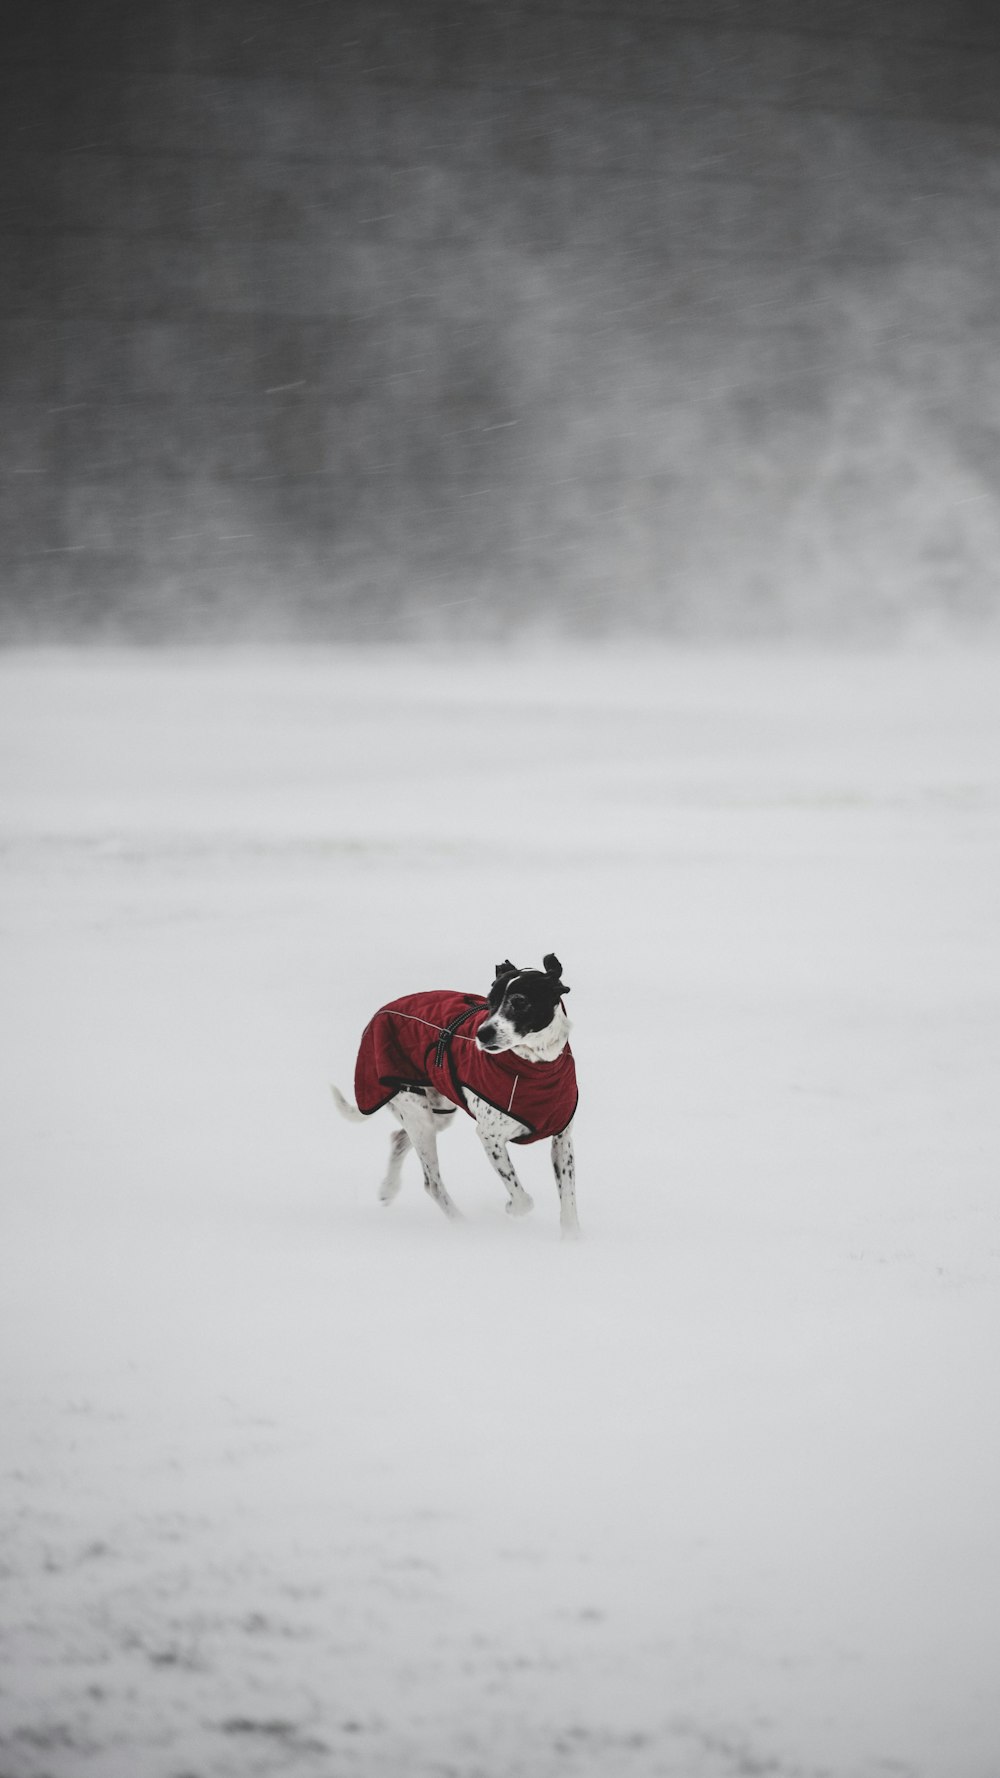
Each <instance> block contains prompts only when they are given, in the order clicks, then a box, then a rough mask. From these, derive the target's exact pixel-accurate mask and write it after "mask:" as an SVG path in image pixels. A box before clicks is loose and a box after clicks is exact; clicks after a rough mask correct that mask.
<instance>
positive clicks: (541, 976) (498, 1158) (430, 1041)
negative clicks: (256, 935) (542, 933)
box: [331, 952, 579, 1236]
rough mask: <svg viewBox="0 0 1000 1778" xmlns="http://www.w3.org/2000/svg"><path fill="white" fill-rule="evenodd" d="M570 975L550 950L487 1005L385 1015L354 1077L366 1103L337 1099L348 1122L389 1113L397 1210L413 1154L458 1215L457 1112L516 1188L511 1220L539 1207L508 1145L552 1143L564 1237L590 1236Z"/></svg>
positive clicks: (475, 1000)
mask: <svg viewBox="0 0 1000 1778" xmlns="http://www.w3.org/2000/svg"><path fill="white" fill-rule="evenodd" d="M568 992H569V989H568V988H567V987H566V985H565V983H564V982H563V981H562V965H561V964H560V962H559V959H558V957H556V956H555V955H553V954H552V953H551V952H550V953H549V955H548V956H547V957H545V958H544V959H543V968H542V969H518V968H517V967H516V965H515V964H513V963H511V962H510V960H509V959H507V960H505V961H504V962H503V963H498V964H497V967H496V974H495V979H494V982H493V986H492V987H491V989H490V991H489V994H488V995H487V997H486V999H485V1000H484V999H483V998H482V996H481V995H475V994H460V993H456V992H453V991H451V990H438V991H432V992H430V993H425V994H408V995H404V996H403V998H402V999H400V1000H393V1001H390V1002H389V1003H388V1005H386V1006H383V1007H381V1008H380V1009H379V1011H378V1012H377V1013H376V1014H375V1016H374V1017H373V1018H372V1019H371V1020H370V1021H369V1023H368V1025H367V1026H366V1028H365V1031H364V1035H363V1036H362V1039H361V1047H360V1049H359V1051H358V1060H357V1065H356V1068H355V1074H354V1089H355V1097H356V1099H357V1104H356V1105H352V1104H350V1102H349V1101H348V1100H347V1099H345V1098H344V1096H343V1094H342V1093H340V1092H339V1091H338V1090H337V1088H336V1087H333V1088H332V1089H331V1090H332V1092H333V1096H334V1099H335V1100H336V1103H337V1106H338V1108H339V1109H340V1111H341V1112H342V1113H343V1115H344V1116H345V1117H348V1118H352V1119H354V1120H356V1121H358V1122H360V1121H363V1119H364V1118H366V1117H369V1116H370V1115H371V1114H372V1112H374V1111H378V1110H379V1108H380V1107H381V1106H383V1105H388V1106H389V1107H390V1109H391V1111H392V1114H393V1117H394V1118H395V1119H396V1122H397V1123H398V1124H399V1126H400V1127H399V1129H398V1130H397V1131H396V1133H395V1134H394V1136H393V1137H392V1142H391V1146H390V1151H389V1166H388V1171H387V1172H386V1176H385V1178H384V1180H383V1181H382V1187H381V1191H380V1193H379V1196H380V1198H381V1200H382V1202H383V1204H391V1203H392V1201H393V1199H394V1198H395V1197H396V1195H397V1193H398V1191H399V1188H400V1183H401V1178H400V1173H401V1168H402V1164H403V1158H404V1156H405V1155H406V1153H407V1150H408V1149H410V1148H411V1147H412V1148H414V1149H415V1150H416V1153H417V1158H418V1159H419V1161H420V1165H421V1167H422V1169H423V1175H424V1185H425V1187H426V1189H427V1191H428V1192H429V1194H430V1196H431V1197H432V1198H433V1199H434V1201H435V1203H437V1204H438V1205H439V1206H440V1208H441V1209H442V1210H443V1211H444V1213H445V1215H446V1216H450V1217H455V1216H457V1215H458V1210H457V1209H456V1207H455V1204H454V1203H453V1201H452V1199H451V1198H450V1197H449V1195H448V1193H447V1191H446V1190H445V1187H444V1183H443V1181H442V1179H441V1172H440V1168H439V1166H438V1157H437V1132H438V1128H439V1126H440V1125H441V1123H442V1121H447V1120H450V1119H451V1118H452V1117H453V1116H454V1114H455V1111H456V1110H457V1109H459V1108H460V1109H462V1110H463V1111H467V1112H468V1113H469V1115H470V1116H471V1117H473V1118H474V1119H475V1122H476V1131H477V1134H478V1136H479V1139H480V1141H481V1142H482V1145H483V1147H484V1149H485V1150H486V1154H487V1156H488V1158H489V1160H490V1163H491V1165H492V1166H493V1168H494V1169H495V1171H496V1172H497V1173H498V1174H499V1176H500V1178H501V1179H502V1180H503V1183H504V1185H505V1186H506V1188H507V1196H508V1203H507V1210H508V1213H509V1214H510V1215H511V1216H524V1215H526V1214H527V1212H528V1211H529V1210H531V1209H532V1207H533V1205H532V1199H531V1198H530V1197H529V1195H528V1193H527V1192H526V1191H525V1189H524V1187H523V1185H522V1184H521V1181H520V1180H519V1179H518V1176H517V1174H516V1172H515V1171H514V1166H513V1163H512V1161H511V1158H510V1154H509V1153H508V1143H511V1142H514V1143H528V1142H539V1141H541V1140H543V1139H544V1138H550V1139H551V1142H552V1166H553V1170H554V1172H555V1179H556V1186H557V1189H558V1192H559V1220H560V1226H561V1229H562V1233H563V1234H564V1235H569V1236H573V1235H576V1234H578V1233H579V1224H578V1222H577V1214H576V1191H575V1179H574V1161H573V1138H572V1134H571V1128H572V1122H573V1116H574V1113H575V1111H576V1104H577V1088H576V1068H575V1064H574V1061H573V1054H572V1051H571V1049H570V1047H569V1029H570V1026H569V1020H568V1018H567V1017H566V1011H565V1008H564V1006H563V996H564V995H565V994H568Z"/></svg>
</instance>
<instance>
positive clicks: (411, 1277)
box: [0, 649, 1000, 1778]
mask: <svg viewBox="0 0 1000 1778" xmlns="http://www.w3.org/2000/svg"><path fill="white" fill-rule="evenodd" d="M996 688H997V664H996V661H995V659H993V658H975V657H972V656H969V655H951V656H942V657H940V658H932V657H909V658H895V659H893V658H884V659H861V658H847V657H841V658H823V659H810V658H803V657H799V656H787V657H783V658H777V657H776V658H765V657H755V656H746V657H742V658H731V657H727V656H721V655H720V656H696V655H690V656H689V655H683V654H660V653H651V654H647V655H638V654H635V653H630V652H628V651H625V650H622V651H621V652H618V651H615V650H613V649H609V650H606V651H604V652H602V653H596V652H595V653H589V654H588V653H578V654H571V655H569V656H566V655H560V654H559V653H558V651H556V650H555V649H553V650H552V652H551V653H550V654H546V655H543V654H541V653H539V654H537V655H534V656H528V657H525V658H522V657H520V656H518V655H516V654H510V655H507V654H498V655H496V656H493V657H472V656H465V655H459V654H456V655H455V656H454V657H453V658H444V659H442V658H440V657H437V658H434V659H432V658H430V657H427V658H425V657H423V656H421V655H419V654H417V655H413V654H411V655H403V654H399V655H393V654H375V653H372V654H365V653H356V654H349V653H341V654H334V653H330V654H327V653H322V652H320V653H313V654H308V655H306V654H296V653H288V654H276V655H264V654H260V655H232V656H220V657H214V656H211V655H204V654H197V653H194V654H168V655H130V654H113V653H112V654H107V655H102V654H99V653H98V654H85V655H59V654H52V655H50V654H38V655H33V654H24V655H17V654H12V655H7V656H5V657H3V659H2V660H0V793H2V800H3V809H4V824H3V844H4V849H5V871H4V881H3V889H2V904H0V916H2V925H0V940H2V947H3V971H4V984H3V994H2V1004H3V1030H4V1039H3V1065H4V1067H3V1072H4V1077H5V1095H4V1098H5V1103H4V1107H3V1115H2V1131H3V1136H2V1142H3V1150H4V1156H5V1158H4V1165H3V1187H2V1192H3V1199H2V1201H3V1209H4V1220H5V1224H6V1234H5V1241H4V1272H3V1278H2V1297H0V1334H2V1380H3V1392H2V1414H3V1428H4V1433H3V1460H2V1464H0V1504H2V1508H3V1522H4V1535H3V1545H2V1549H3V1556H2V1561H3V1583H2V1602H0V1771H2V1772H3V1775H4V1778H136V1774H141V1775H142V1778H180V1775H181V1774H198V1775H199V1778H201V1775H206V1778H207V1775H208V1774H218V1775H220V1778H245V1775H246V1774H252V1773H268V1774H270V1773H274V1772H279V1771H284V1770H286V1769H287V1770H288V1771H293V1772H301V1773H303V1774H311V1773H314V1774H317V1775H326V1774H331V1775H332V1774H336V1775H337V1778H340V1775H341V1774H343V1775H346V1778H351V1775H353V1774H357V1775H359V1778H373V1775H376V1774H377V1775H382V1774H393V1775H395V1774H401V1773H406V1774H407V1778H429V1775H431V1774H440V1775H444V1774H454V1775H456V1778H518V1775H523V1778H556V1775H562V1774H565V1775H567V1778H584V1775H586V1778H598V1775H600V1778H606V1775H607V1774H611V1773H613V1774H615V1775H616V1778H617V1775H619V1774H622V1775H626V1778H627V1775H628V1774H642V1775H643V1778H645V1775H646V1774H666V1775H673V1778H730V1775H735V1774H749V1773H771V1774H775V1778H792V1775H793V1774H796V1775H801V1778H816V1775H818V1774H821V1773H822V1774H829V1775H831V1778H876V1775H878V1774H883V1773H884V1774H896V1775H897V1778H898V1775H899V1774H909V1775H911V1778H993V1775H994V1774H995V1772H996V1770H997V1761H998V1758H1000V1705H998V1698H997V1687H996V1652H997V1648H998V1647H1000V1585H998V1582H1000V1564H998V1554H1000V1550H998V1545H1000V1515H998V1513H997V1507H996V1502H997V1500H998V1499H1000V1419H998V1415H997V1412H996V1363H997V1353H998V1350H1000V1344H998V1340H1000V1306H998V1283H1000V1211H998V1205H997V1160H998V1153H997V1150H998V1141H997V1109H996V1105H997V1089H996V1057H997V1035H998V1004H1000V946H998V914H1000V903H998V898H997V883H998V872H1000V699H998V697H997V694H996ZM550 949H552V950H555V951H556V952H557V953H558V955H559V957H560V958H561V959H562V962H563V964H564V968H565V975H566V979H567V980H568V981H569V982H570V983H571V984H572V987H573V993H572V997H571V1000H570V1002H569V1008H568V1009H569V1011H570V1012H571V1014H572V1015H573V1017H574V1021H575V1028H574V1034H573V1043H574V1049H575V1052H576V1055H577V1063H578V1069H579V1073H580V1077H581V1088H582V1103H581V1110H580V1113H579V1117H578V1120H577V1161H578V1176H579V1196H580V1211H581V1220H582V1223H583V1227H584V1232H585V1239H584V1241H583V1242H582V1243H581V1244H580V1245H579V1246H576V1247H571V1246H569V1245H563V1244H561V1243H560V1242H559V1239H558V1233H557V1212H556V1201H555V1191H554V1188H553V1186H552V1185H551V1181H550V1179H549V1177H548V1160H547V1154H546V1152H545V1148H544V1146H541V1147H539V1148H538V1149H529V1150H525V1151H518V1153H517V1163H518V1166H519V1169H520V1170H521V1172H522V1176H523V1177H524V1179H525V1182H526V1184H528V1186H529V1189H531V1191H532V1192H533V1194H534V1196H535V1198H536V1203H537V1209H536V1212H535V1214H534V1216H533V1217H532V1218H529V1219H527V1220H526V1221H523V1222H517V1223H511V1222H510V1221H509V1219H507V1218H506V1217H505V1216H504V1214H503V1201H504V1194H503V1192H502V1191H501V1189H500V1187H499V1184H498V1182H497V1181H496V1180H495V1179H494V1178H493V1177H492V1175H491V1173H490V1170H489V1168H488V1167H487V1165H486V1162H485V1160H484V1159H483V1158H482V1156H481V1155H480V1154H479V1152H478V1150H477V1145H476V1141H475V1136H474V1132H473V1129H472V1126H471V1123H470V1122H469V1121H468V1120H464V1119H463V1120H461V1126H462V1127H461V1128H459V1129H457V1130H455V1131H454V1132H451V1133H449V1134H448V1135H447V1136H446V1137H445V1138H444V1139H443V1141H442V1160H443V1165H444V1172H445V1178H446V1181H447V1183H448V1186H449V1189H450V1190H451V1192H452V1194H453V1195H454V1197H455V1198H456V1200H457V1201H458V1202H459V1204H460V1206H461V1207H462V1209H463V1210H464V1212H465V1214H466V1220H465V1221H464V1222H463V1223H462V1224H461V1225H459V1226H456V1227H452V1226H449V1225H448V1224H447V1223H446V1221H445V1219H444V1218H443V1217H442V1216H441V1215H440V1214H439V1213H438V1212H437V1210H436V1209H435V1208H434V1206H433V1205H432V1204H431V1203H430V1202H429V1200H428V1199H427V1198H426V1197H425V1195H424V1193H423V1192H422V1191H421V1189H420V1188H419V1184H418V1178H417V1175H416V1171H415V1168H414V1163H413V1161H412V1157H411V1160H410V1161H409V1163H408V1168H414V1171H412V1172H409V1171H408V1173H407V1176H406V1179H405V1183H404V1190H403V1194H402V1196H401V1198H400V1200H399V1202H398V1203H397V1204H396V1205H395V1206H394V1207H393V1208H392V1209H391V1210H389V1211H386V1210H384V1209H382V1208H381V1207H380V1205H379V1204H378V1202H377V1199H376V1191H377V1184H378V1181H379V1179H380V1177H381V1173H382V1169H383V1164H384V1158H385V1148H386V1144H387V1137H388V1128H389V1126H388V1119H383V1118H376V1119H374V1120H372V1123H371V1125H370V1126H368V1127H365V1128H361V1129H359V1128H356V1127H353V1126H351V1125H348V1124H346V1123H344V1122H342V1121H341V1120H340V1119H338V1118H337V1116H336V1113H335V1112H334V1110H333V1108H332V1104H331V1101H330V1097H329V1093H328V1090H327V1083H328V1081H329V1080H330V1079H334V1080H336V1081H337V1082H338V1083H339V1084H340V1085H341V1086H342V1087H345V1088H347V1087H349V1086H350V1084H351V1075H352V1069H353V1059H354V1053H355V1049H356V1045H357V1039H358V1036H359V1034H360V1031H361V1028H362V1026H363V1025H364V1023H365V1021H366V1020H367V1018H368V1017H369V1015H370V1013H371V1012H372V1011H373V1010H374V1009H375V1008H376V1007H377V1006H378V1005H379V1004H380V1003H381V1002H382V1001H384V1000H385V999H387V998H390V997H392V996H394V995H397V994H401V993H406V992H409V991H413V990H420V989H424V988H429V987H436V986H447V987H456V988H460V989H466V988H468V989H483V988H485V987H486V986H487V985H488V982H489V979H490V976H491V972H492V966H493V964H494V962H495V961H496V960H497V959H498V958H501V957H505V956H508V955H510V956H512V957H514V958H515V959H516V960H518V961H521V962H537V961H539V960H540V958H541V954H542V952H543V951H546V950H550Z"/></svg>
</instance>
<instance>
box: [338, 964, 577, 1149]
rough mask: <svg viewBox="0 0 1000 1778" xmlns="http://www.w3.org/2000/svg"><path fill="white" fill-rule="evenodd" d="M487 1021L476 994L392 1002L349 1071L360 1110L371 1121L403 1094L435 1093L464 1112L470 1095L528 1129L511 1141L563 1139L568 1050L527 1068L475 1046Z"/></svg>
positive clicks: (570, 1093)
mask: <svg viewBox="0 0 1000 1778" xmlns="http://www.w3.org/2000/svg"><path fill="white" fill-rule="evenodd" d="M488 1017H489V1007H488V1006H487V1004H486V1002H485V1001H484V1000H483V999H482V998H481V997H480V996H479V995H478V994H456V993H452V992H451V991H450V990H449V989H439V990H438V991H437V992H435V993H430V994H404V996H403V998H402V999H401V1000H390V1002H389V1004H388V1006H383V1007H382V1008H381V1010H380V1011H379V1012H377V1013H376V1014H375V1017H374V1018H373V1019H372V1021H371V1023H370V1024H369V1025H368V1026H367V1027H366V1029H365V1033H364V1036H363V1037H362V1039H361V1048H360V1049H359V1051H358V1060H357V1065H356V1067H355V1070H354V1096H355V1099H356V1100H357V1103H358V1110H359V1111H363V1112H364V1114H365V1116H366V1117H368V1116H370V1114H371V1113H372V1112H373V1111H378V1110H379V1108H380V1106H382V1105H387V1104H388V1103H389V1100H390V1099H394V1098H395V1097H396V1094H397V1093H399V1092H405V1091H406V1089H407V1088H410V1089H412V1088H413V1087H433V1088H434V1090H435V1092H438V1093H443V1094H444V1097H445V1098H446V1099H450V1100H451V1101H452V1104H453V1105H460V1106H461V1107H462V1110H463V1111H469V1107H468V1105H467V1104H466V1101H465V1094H466V1091H468V1092H470V1093H476V1094H477V1095H478V1097H479V1098H480V1099H485V1100H486V1102H487V1104H488V1105H495V1106H496V1108H497V1110H498V1111H507V1112H509V1113H510V1115H511V1117H516V1118H517V1120H518V1123H522V1124H525V1125H527V1131H526V1134H525V1135H523V1136H515V1137H514V1138H513V1140H514V1141H515V1142H540V1141H541V1140H542V1138H543V1137H544V1136H559V1135H561V1134H562V1132H563V1130H565V1128H566V1126H567V1124H569V1123H570V1121H571V1119H572V1117H573V1113H574V1112H575V1110H576V1102H577V1097H578V1095H577V1089H576V1067H575V1065H574V1062H573V1055H572V1051H571V1050H570V1047H569V1045H568V1044H567V1045H566V1048H565V1049H564V1050H562V1051H561V1053H560V1054H559V1055H558V1056H557V1057H556V1059H555V1061H554V1062H526V1061H525V1060H524V1058H523V1057H522V1056H515V1055H514V1053H513V1051H512V1050H501V1051H499V1053H498V1054H496V1055H491V1054H489V1053H488V1052H487V1051H486V1050H481V1049H479V1048H478V1046H477V1045H476V1043H475V1042H474V1038H475V1035H476V1032H477V1031H478V1030H479V1027H480V1025H482V1024H484V1023H485V1021H486V1019H487V1018H488ZM469 1115H470V1117H471V1116H472V1115H473V1113H472V1112H471V1111H469Z"/></svg>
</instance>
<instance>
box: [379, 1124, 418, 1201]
mask: <svg viewBox="0 0 1000 1778" xmlns="http://www.w3.org/2000/svg"><path fill="white" fill-rule="evenodd" d="M411 1147H412V1144H411V1142H410V1138H409V1136H408V1135H407V1133H406V1131H405V1130H404V1129H402V1128H400V1129H398V1130H393V1132H392V1135H391V1137H390V1138H389V1165H388V1167H387V1168H386V1170H385V1178H384V1179H383V1181H382V1184H381V1185H380V1186H379V1190H378V1195H379V1201H380V1202H381V1203H383V1204H391V1203H392V1201H393V1199H394V1198H395V1197H398V1195H399V1188H400V1186H401V1185H402V1183H403V1178H402V1172H403V1161H404V1159H405V1157H406V1155H407V1154H408V1153H409V1151H410V1148H411Z"/></svg>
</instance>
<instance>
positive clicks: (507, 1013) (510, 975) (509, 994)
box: [477, 952, 569, 1049]
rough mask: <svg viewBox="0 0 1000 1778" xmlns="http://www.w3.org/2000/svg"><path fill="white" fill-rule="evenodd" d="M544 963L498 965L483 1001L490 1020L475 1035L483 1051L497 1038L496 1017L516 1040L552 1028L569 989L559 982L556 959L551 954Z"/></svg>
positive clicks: (559, 973) (558, 964) (559, 971)
mask: <svg viewBox="0 0 1000 1778" xmlns="http://www.w3.org/2000/svg"><path fill="white" fill-rule="evenodd" d="M544 961H545V968H544V969H518V968H517V967H516V966H515V965H514V964H513V963H511V962H510V961H509V960H505V961H504V962H503V963H498V964H497V971H496V980H495V981H494V983H493V986H492V988H491V989H490V991H489V994H488V995H487V999H486V1004H487V1006H488V1007H489V1009H490V1018H489V1019H487V1020H486V1022H485V1023H484V1024H483V1025H481V1026H480V1027H479V1031H478V1034H477V1035H478V1040H479V1043H480V1046H481V1047H482V1048H483V1049H489V1048H490V1047H491V1046H493V1045H494V1041H495V1038H496V1036H497V1035H498V1033H497V1032H496V1031H495V1029H494V1028H493V1025H492V1019H493V1017H494V1016H495V1015H499V1016H500V1017H501V1018H502V1019H504V1020H505V1022H506V1023H507V1024H508V1025H509V1026H510V1027H511V1029H512V1030H513V1032H514V1033H515V1034H516V1036H517V1037H527V1035H528V1034H529V1032H532V1031H544V1030H545V1028H546V1026H547V1025H551V1023H552V1020H553V1018H554V1017H555V1012H556V1008H557V1006H558V1005H559V1002H560V1000H561V999H562V997H563V995H564V994H568V993H569V989H568V988H567V987H566V986H565V984H564V983H563V981H562V979H561V966H560V963H559V959H558V958H557V957H555V956H554V955H553V954H552V953H551V952H550V953H549V955H548V956H547V957H546V958H545V959H544Z"/></svg>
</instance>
